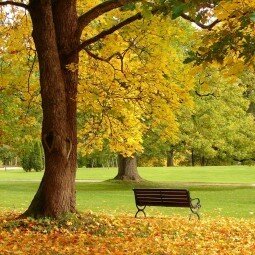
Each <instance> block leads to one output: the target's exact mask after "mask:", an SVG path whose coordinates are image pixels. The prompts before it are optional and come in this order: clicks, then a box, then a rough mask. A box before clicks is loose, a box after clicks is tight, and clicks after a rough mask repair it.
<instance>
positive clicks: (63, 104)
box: [24, 0, 79, 217]
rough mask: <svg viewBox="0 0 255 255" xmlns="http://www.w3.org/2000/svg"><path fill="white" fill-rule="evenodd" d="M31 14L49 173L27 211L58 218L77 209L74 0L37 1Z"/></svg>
mask: <svg viewBox="0 0 255 255" xmlns="http://www.w3.org/2000/svg"><path fill="white" fill-rule="evenodd" d="M60 2H61V3H60ZM70 5H73V8H70ZM30 14H31V18H32V22H33V33H32V36H33V38H34V42H35V46H36V50H37V53H38V59H39V67H40V86H41V96H42V109H43V123H42V143H43V148H44V154H45V172H44V176H43V179H42V181H41V183H40V186H39V189H38V191H37V193H36V195H35V197H34V199H33V200H32V202H31V204H30V206H29V208H28V209H27V211H26V212H25V213H24V215H25V216H33V217H44V216H51V217H58V216H60V215H62V214H63V213H68V212H75V172H76V147H77V141H76V139H77V138H76V137H77V131H76V94H77V81H78V72H77V71H76V72H71V71H69V70H67V69H66V65H67V64H68V63H73V62H74V63H77V64H78V55H74V56H73V57H72V58H71V59H68V58H67V54H68V52H70V50H71V49H73V47H74V44H75V43H77V44H76V46H77V45H78V43H79V39H77V38H76V37H77V36H75V32H76V26H77V14H76V9H75V1H72V0H69V1H67V0H63V1H56V2H55V5H53V4H52V1H50V0H45V1H37V0H34V1H31V3H30ZM67 17H68V18H67Z"/></svg>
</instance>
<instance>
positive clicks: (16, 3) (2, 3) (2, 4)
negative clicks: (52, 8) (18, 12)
mask: <svg viewBox="0 0 255 255" xmlns="http://www.w3.org/2000/svg"><path fill="white" fill-rule="evenodd" d="M4 5H14V6H18V7H22V8H25V9H26V10H28V9H29V6H28V5H27V4H23V3H18V2H13V1H4V2H0V6H4Z"/></svg>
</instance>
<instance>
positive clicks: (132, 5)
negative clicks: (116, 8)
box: [121, 3, 136, 11]
mask: <svg viewBox="0 0 255 255" xmlns="http://www.w3.org/2000/svg"><path fill="white" fill-rule="evenodd" d="M135 8H136V6H135V3H129V4H126V5H124V6H123V7H121V10H122V11H134V10H135Z"/></svg>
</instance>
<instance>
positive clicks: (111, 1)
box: [77, 0, 137, 35]
mask: <svg viewBox="0 0 255 255" xmlns="http://www.w3.org/2000/svg"><path fill="white" fill-rule="evenodd" d="M136 1H137V0H108V1H106V2H103V3H101V4H99V5H97V6H95V7H94V8H92V9H90V10H89V11H87V12H85V13H84V14H82V15H81V16H80V17H79V19H78V29H77V32H78V34H79V35H81V33H82V30H83V29H84V28H85V27H86V26H87V25H88V24H89V23H90V22H91V21H92V20H94V19H96V18H98V17H99V16H101V15H102V14H104V13H106V12H109V11H111V10H114V9H117V8H119V7H122V6H124V5H126V4H128V3H132V2H136Z"/></svg>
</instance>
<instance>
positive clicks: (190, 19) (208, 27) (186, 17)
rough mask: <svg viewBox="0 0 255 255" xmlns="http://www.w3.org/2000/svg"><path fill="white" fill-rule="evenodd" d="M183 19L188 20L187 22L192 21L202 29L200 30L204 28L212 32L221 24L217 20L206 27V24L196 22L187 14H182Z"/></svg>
mask: <svg viewBox="0 0 255 255" xmlns="http://www.w3.org/2000/svg"><path fill="white" fill-rule="evenodd" d="M181 17H182V18H183V19H186V20H188V21H190V22H193V23H195V24H196V25H197V26H198V27H200V28H202V29H208V30H211V29H212V28H213V27H214V26H216V25H217V24H218V23H220V20H218V19H216V20H215V21H213V22H212V23H211V24H209V25H205V24H203V23H201V22H198V21H196V20H195V19H193V18H192V17H190V16H188V15H187V14H185V13H183V14H181Z"/></svg>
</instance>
